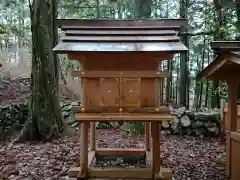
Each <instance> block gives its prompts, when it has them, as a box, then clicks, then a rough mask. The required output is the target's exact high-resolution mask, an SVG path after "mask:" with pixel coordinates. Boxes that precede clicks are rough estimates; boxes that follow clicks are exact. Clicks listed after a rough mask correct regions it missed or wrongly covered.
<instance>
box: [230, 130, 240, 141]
mask: <svg viewBox="0 0 240 180" xmlns="http://www.w3.org/2000/svg"><path fill="white" fill-rule="evenodd" d="M231 139H232V140H235V141H237V142H240V132H231Z"/></svg>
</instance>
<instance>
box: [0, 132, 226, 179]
mask: <svg viewBox="0 0 240 180" xmlns="http://www.w3.org/2000/svg"><path fill="white" fill-rule="evenodd" d="M163 141H164V142H163V144H162V146H161V157H162V159H163V163H164V164H165V165H167V166H168V167H170V168H172V170H173V173H174V177H175V179H176V180H205V179H206V180H225V179H226V177H225V169H224V168H222V167H219V166H218V165H217V164H216V161H217V160H218V158H219V157H222V156H225V152H224V151H225V147H224V146H222V145H220V143H219V140H218V139H210V140H209V139H208V140H207V139H197V138H194V137H180V136H172V135H171V136H168V135H163ZM97 146H98V147H115V148H144V137H122V136H121V132H119V131H114V130H97ZM79 148H80V143H79V134H78V133H77V134H75V135H74V136H72V137H62V138H60V139H56V140H53V141H51V142H47V143H22V144H14V145H13V146H9V141H4V142H1V146H0V179H5V180H7V179H9V180H37V179H38V180H59V179H65V178H66V175H67V171H68V169H69V168H70V167H74V166H77V164H78V162H79Z"/></svg>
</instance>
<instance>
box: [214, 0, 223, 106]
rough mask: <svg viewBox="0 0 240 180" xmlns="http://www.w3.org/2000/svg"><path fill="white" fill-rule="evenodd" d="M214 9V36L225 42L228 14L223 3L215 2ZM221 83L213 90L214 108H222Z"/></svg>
mask: <svg viewBox="0 0 240 180" xmlns="http://www.w3.org/2000/svg"><path fill="white" fill-rule="evenodd" d="M213 2H214V7H215V12H216V21H215V22H216V33H215V34H214V40H215V41H216V40H224V39H225V38H226V37H225V36H226V34H225V31H224V29H226V14H225V11H224V4H223V3H222V1H221V2H220V1H219V0H214V1H213ZM218 87H219V81H217V80H215V81H213V90H212V101H211V107H212V108H220V94H219V90H218V89H219V88H218Z"/></svg>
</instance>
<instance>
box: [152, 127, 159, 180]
mask: <svg viewBox="0 0 240 180" xmlns="http://www.w3.org/2000/svg"><path fill="white" fill-rule="evenodd" d="M159 127H160V126H159V124H158V123H157V122H152V123H151V132H152V154H153V157H152V171H153V179H154V178H155V175H156V173H157V172H159V171H160V165H161V162H160V140H159V136H160V129H159Z"/></svg>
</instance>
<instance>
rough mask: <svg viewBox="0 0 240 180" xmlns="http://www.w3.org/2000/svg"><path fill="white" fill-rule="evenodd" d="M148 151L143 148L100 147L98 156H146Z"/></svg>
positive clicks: (97, 151) (97, 152)
mask: <svg viewBox="0 0 240 180" xmlns="http://www.w3.org/2000/svg"><path fill="white" fill-rule="evenodd" d="M145 155H146V152H145V151H144V150H141V149H120V148H112V149H111V148H99V149H97V150H96V156H143V157H144V156H145Z"/></svg>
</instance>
